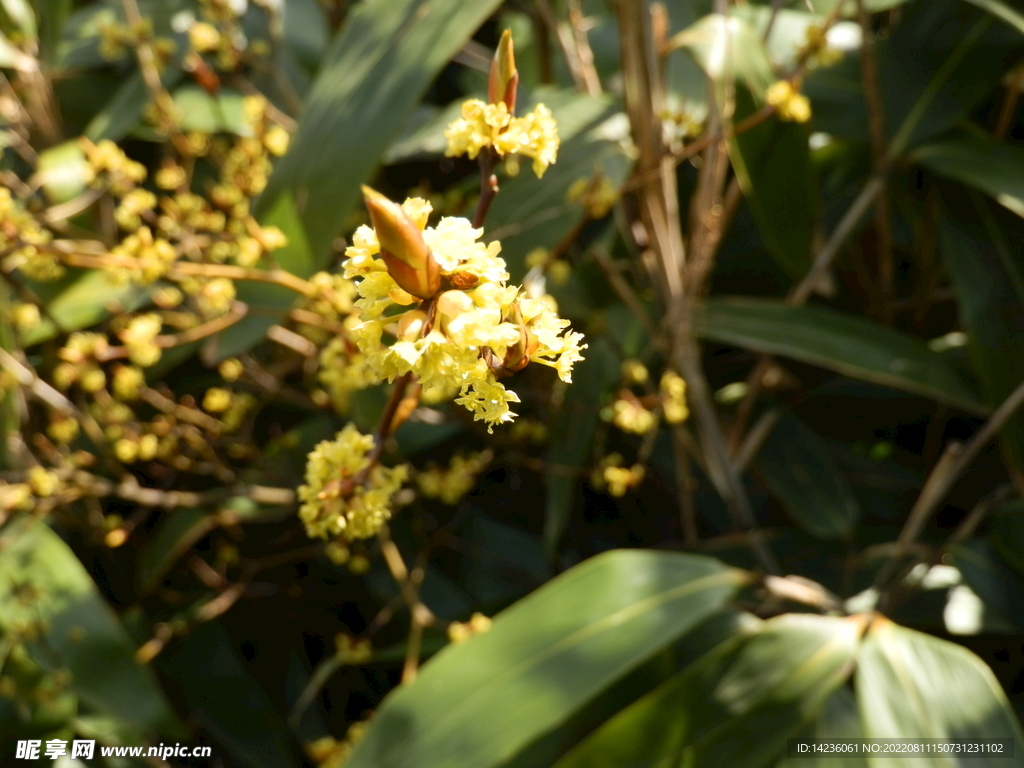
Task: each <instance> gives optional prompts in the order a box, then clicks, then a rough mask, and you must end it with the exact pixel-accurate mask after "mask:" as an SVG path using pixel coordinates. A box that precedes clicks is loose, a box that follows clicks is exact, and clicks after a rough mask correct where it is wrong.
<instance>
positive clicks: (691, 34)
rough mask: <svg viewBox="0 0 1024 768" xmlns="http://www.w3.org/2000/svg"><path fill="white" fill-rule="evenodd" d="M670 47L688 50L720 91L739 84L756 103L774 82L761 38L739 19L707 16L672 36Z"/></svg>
mask: <svg viewBox="0 0 1024 768" xmlns="http://www.w3.org/2000/svg"><path fill="white" fill-rule="evenodd" d="M669 44H670V45H671V46H673V47H676V48H678V47H683V48H687V49H688V50H689V51H690V53H691V54H692V55H693V58H694V59H695V60H696V62H697V63H698V64H699V65H700V68H701V69H703V70H704V71H705V72H706V73H707V76H708V77H710V78H711V80H712V81H713V82H714V83H715V85H716V86H718V87H719V88H720V89H722V88H728V87H730V86H731V85H732V84H734V83H735V82H737V81H739V82H741V83H743V85H745V86H746V87H747V89H748V90H749V91H750V92H751V93H752V94H753V95H754V98H755V100H757V101H758V102H759V103H760V102H762V101H763V100H764V92H765V91H766V90H767V89H768V86H769V85H771V84H772V83H773V82H775V80H776V79H777V78H776V77H775V73H774V72H773V71H772V65H771V62H770V61H768V54H767V53H766V52H765V50H764V43H762V42H761V37H760V36H759V35H758V34H757V32H755V31H754V29H753V28H752V27H751V26H750V24H748V23H747V22H746V21H744V20H743V19H742V18H740V17H738V16H725V15H722V14H719V13H712V14H709V15H707V16H705V17H704V18H702V19H700V20H698V21H697V22H696V23H695V24H693V25H692V26H690V27H687V28H686V29H684V30H683V31H682V32H680V33H679V34H677V35H675V36H674V37H673V38H672V39H671V40H670V41H669Z"/></svg>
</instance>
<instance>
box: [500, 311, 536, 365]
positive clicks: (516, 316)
mask: <svg viewBox="0 0 1024 768" xmlns="http://www.w3.org/2000/svg"><path fill="white" fill-rule="evenodd" d="M506 319H507V320H508V321H509V322H511V323H515V324H516V325H518V326H519V341H517V342H516V343H515V344H513V345H512V346H510V347H509V348H508V350H506V352H505V359H504V360H503V361H502V366H503V367H504V369H505V370H506V371H507V372H508V373H516V372H518V371H521V370H523V368H525V367H526V366H527V364H528V363H529V362H530V356H531V355H532V354H533V353H534V352H536V351H537V348H538V347H539V346H540V342H539V341H538V340H537V337H536V336H534V335H533V334H532V333H530V330H529V329H528V328H527V327H526V323H525V322H523V312H522V310H521V309H520V308H519V304H518V303H516V304H513V305H512V308H511V311H510V312H509V316H508V318H506Z"/></svg>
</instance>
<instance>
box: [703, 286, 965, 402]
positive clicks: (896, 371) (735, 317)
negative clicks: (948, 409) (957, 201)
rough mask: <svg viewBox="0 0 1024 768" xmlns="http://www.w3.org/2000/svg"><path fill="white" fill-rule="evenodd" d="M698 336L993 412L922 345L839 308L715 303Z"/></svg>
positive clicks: (730, 300)
mask: <svg viewBox="0 0 1024 768" xmlns="http://www.w3.org/2000/svg"><path fill="white" fill-rule="evenodd" d="M697 332H698V334H699V335H700V336H703V337H704V338H705V339H710V340H711V341H716V342H719V343H721V344H731V345H734V346H738V347H745V348H747V349H752V350H755V351H757V352H765V353H768V354H773V355H782V356H784V357H791V358H793V359H794V360H799V361H800V362H803V363H810V364H812V365H819V366H821V367H822V368H827V369H829V370H832V371H835V372H837V373H841V374H843V375H844V376H849V377H850V378H854V379H861V380H863V381H870V382H872V383H874V384H881V385H883V386H887V387H892V388H893V389H899V390H902V391H904V392H911V393H913V394H916V395H922V396H924V397H930V398H932V399H934V400H936V401H938V402H940V403H945V404H947V405H952V406H954V407H956V408H962V409H963V410H965V411H969V412H971V413H985V407H984V406H983V405H982V404H981V403H979V402H978V400H977V398H976V397H975V396H974V394H973V393H972V392H971V391H970V390H969V389H968V388H967V386H966V385H965V384H964V383H963V382H962V381H961V380H960V378H959V376H958V375H957V374H956V373H955V372H954V371H953V369H952V368H950V366H949V365H948V364H947V363H946V362H945V360H943V359H942V357H941V356H939V355H938V354H936V353H935V352H932V351H931V350H929V349H928V347H927V346H925V344H924V343H923V342H922V341H920V340H919V339H916V338H914V337H912V336H907V335H905V334H902V333H899V332H898V331H894V330H892V329H890V328H886V327H884V326H881V325H877V324H875V323H872V322H869V321H867V320H864V319H862V318H859V317H855V316H853V315H848V314H845V313H842V312H837V311H835V310H832V309H826V308H824V307H791V306H789V305H787V304H784V303H783V302H781V301H775V300H770V299H751V298H740V297H730V298H721V299H711V300H710V301H708V303H707V309H706V312H705V313H704V314H703V316H702V317H700V318H698V320H697Z"/></svg>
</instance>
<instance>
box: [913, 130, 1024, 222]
mask: <svg viewBox="0 0 1024 768" xmlns="http://www.w3.org/2000/svg"><path fill="white" fill-rule="evenodd" d="M911 159H913V160H915V161H916V162H918V163H920V164H921V165H923V166H925V167H926V168H929V169H930V170H933V171H935V172H936V173H940V174H942V175H943V176H948V177H950V178H952V179H956V180H957V181H962V182H963V183H964V184H968V185H970V186H972V187H974V188H975V189H979V190H981V191H982V192H985V193H986V194H988V195H991V196H992V197H993V198H995V200H996V202H998V203H999V204H1000V205H1003V206H1005V207H1006V208H1009V209H1010V210H1011V211H1013V212H1014V213H1016V214H1017V215H1018V216H1024V149H1022V148H1021V147H1018V146H1013V145H1010V144H1004V143H1002V142H998V141H992V140H991V139H988V138H985V137H982V136H968V137H964V138H960V139H954V140H950V141H942V142H936V143H934V144H925V145H924V146H921V147H918V148H917V149H916V150H914V152H913V153H912V155H911Z"/></svg>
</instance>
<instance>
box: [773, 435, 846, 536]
mask: <svg viewBox="0 0 1024 768" xmlns="http://www.w3.org/2000/svg"><path fill="white" fill-rule="evenodd" d="M755 466H756V469H757V474H758V476H759V477H760V478H761V479H762V480H763V481H764V483H765V485H767V486H768V488H769V490H770V491H771V493H772V495H773V496H775V497H776V498H777V499H778V500H779V501H780V502H781V503H782V506H783V507H785V509H786V512H787V513H788V514H789V516H790V517H791V518H792V519H793V520H794V521H795V522H796V523H797V524H798V525H799V526H800V527H801V528H803V529H804V530H805V531H807V532H808V533H810V534H811V535H812V536H815V537H817V538H819V539H845V538H849V537H850V536H851V534H852V533H853V529H854V527H855V526H856V524H857V518H858V517H859V516H860V509H859V508H858V505H857V499H856V498H855V497H854V495H853V492H852V491H851V490H850V487H849V485H847V483H846V478H845V477H844V476H843V474H842V472H840V471H839V467H838V466H836V463H835V461H834V460H833V458H832V455H831V452H830V451H829V447H828V444H827V443H825V441H824V440H822V439H821V437H819V436H818V434H817V433H816V432H814V430H812V429H811V428H810V427H808V426H807V425H806V424H804V423H803V422H802V421H800V420H799V419H797V418H795V417H793V416H784V417H783V418H782V419H781V420H780V421H779V423H778V425H777V426H776V427H775V429H773V430H772V433H771V435H769V437H768V440H767V441H766V442H765V444H764V447H763V448H762V449H761V452H760V453H759V454H758V456H757V460H756V464H755Z"/></svg>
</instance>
